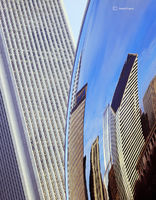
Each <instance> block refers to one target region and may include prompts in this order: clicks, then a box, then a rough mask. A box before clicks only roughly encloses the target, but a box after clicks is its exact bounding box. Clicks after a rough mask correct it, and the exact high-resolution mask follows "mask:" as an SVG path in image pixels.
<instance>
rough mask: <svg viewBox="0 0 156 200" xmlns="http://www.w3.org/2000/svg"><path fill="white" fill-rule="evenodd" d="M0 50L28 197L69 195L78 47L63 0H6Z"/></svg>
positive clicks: (0, 73) (1, 6)
mask: <svg viewBox="0 0 156 200" xmlns="http://www.w3.org/2000/svg"><path fill="white" fill-rule="evenodd" d="M0 51H1V55H0V65H1V66H0V90H1V92H2V97H3V101H4V102H5V108H6V113H7V118H8V121H9V123H8V124H9V126H10V131H11V136H12V139H13V142H12V143H13V144H14V149H15V153H16V156H17V161H18V164H19V171H20V173H21V177H22V183H23V187H24V192H25V194H26V197H27V198H28V199H35V198H36V199H39V198H41V199H65V166H64V163H65V161H64V157H65V155H64V151H65V122H66V120H65V118H66V112H67V102H68V93H69V86H70V78H71V71H72V66H73V60H74V49H73V44H72V40H71V37H70V34H69V31H68V26H67V23H66V21H65V17H64V14H63V8H62V4H61V1H60V0H48V1H44V0H37V1H35V0H34V1H31V0H28V1H27V0H26V1H18V0H13V1H9V0H1V1H0ZM0 113H1V111H0ZM10 140H11V138H10ZM8 142H9V141H8ZM0 146H1V145H0ZM6 147H8V146H6ZM4 150H6V151H7V149H1V150H0V153H1V151H4ZM6 158H7V157H6ZM1 162H3V161H2V160H0V166H1ZM6 163H7V162H6ZM8 165H9V164H8ZM8 170H9V169H8ZM4 187H6V188H7V185H5V186H4ZM8 187H9V186H8ZM16 189H17V190H18V188H16ZM15 192H16V191H15ZM6 198H7V197H6ZM9 199H10V198H9ZM14 199H16V198H14Z"/></svg>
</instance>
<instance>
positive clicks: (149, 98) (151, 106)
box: [143, 76, 156, 128]
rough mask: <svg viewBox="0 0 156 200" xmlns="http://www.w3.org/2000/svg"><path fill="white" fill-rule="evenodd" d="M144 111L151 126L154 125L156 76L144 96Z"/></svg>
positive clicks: (155, 117)
mask: <svg viewBox="0 0 156 200" xmlns="http://www.w3.org/2000/svg"><path fill="white" fill-rule="evenodd" d="M143 106H144V112H145V113H147V116H148V120H149V126H150V128H152V127H153V125H154V123H155V121H156V76H155V77H154V78H153V79H152V81H151V82H150V84H149V86H148V88H147V90H146V92H145V95H144V97H143Z"/></svg>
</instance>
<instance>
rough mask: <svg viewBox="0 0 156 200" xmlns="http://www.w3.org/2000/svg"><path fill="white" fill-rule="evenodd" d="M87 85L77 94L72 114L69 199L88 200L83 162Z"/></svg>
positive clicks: (69, 144) (69, 140)
mask: <svg viewBox="0 0 156 200" xmlns="http://www.w3.org/2000/svg"><path fill="white" fill-rule="evenodd" d="M86 91H87V85H85V86H84V87H83V88H82V89H81V90H80V91H79V92H78V93H77V94H76V102H75V106H74V108H73V110H72V112H71V116H70V125H69V139H68V187H69V189H68V190H69V199H71V200H73V199H86V186H85V177H84V161H83V126H84V113H85V102H86Z"/></svg>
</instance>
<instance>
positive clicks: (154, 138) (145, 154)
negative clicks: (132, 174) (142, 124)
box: [136, 122, 156, 180]
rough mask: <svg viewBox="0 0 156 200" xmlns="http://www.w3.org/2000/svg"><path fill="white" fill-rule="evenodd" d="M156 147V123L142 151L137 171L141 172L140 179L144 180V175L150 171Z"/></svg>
mask: <svg viewBox="0 0 156 200" xmlns="http://www.w3.org/2000/svg"><path fill="white" fill-rule="evenodd" d="M155 147H156V122H155V124H154V126H153V128H152V129H151V131H150V134H149V136H148V137H147V139H146V142H145V145H144V147H143V149H142V152H141V154H140V156H139V160H138V163H137V166H136V167H137V170H138V172H139V179H140V180H141V179H143V177H144V175H145V174H146V173H147V172H148V170H149V169H150V166H151V165H150V163H151V155H152V154H153V150H154V148H155Z"/></svg>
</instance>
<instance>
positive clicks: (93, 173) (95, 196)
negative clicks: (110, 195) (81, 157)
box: [90, 137, 104, 200]
mask: <svg viewBox="0 0 156 200" xmlns="http://www.w3.org/2000/svg"><path fill="white" fill-rule="evenodd" d="M90 165H91V166H90V195H91V200H99V199H100V200H104V190H103V183H102V177H101V171H100V158H99V137H97V138H96V140H95V141H94V143H93V144H92V147H91V153H90Z"/></svg>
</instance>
